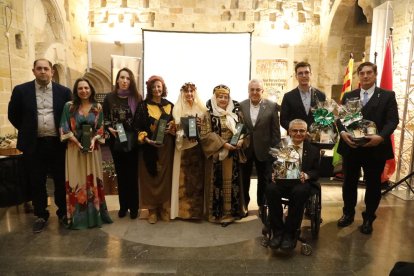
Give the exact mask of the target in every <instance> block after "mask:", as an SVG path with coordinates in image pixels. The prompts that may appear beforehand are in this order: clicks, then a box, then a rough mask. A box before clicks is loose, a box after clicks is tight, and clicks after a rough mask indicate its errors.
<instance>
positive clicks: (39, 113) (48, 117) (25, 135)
mask: <svg viewBox="0 0 414 276" xmlns="http://www.w3.org/2000/svg"><path fill="white" fill-rule="evenodd" d="M32 71H33V74H34V76H35V80H33V81H30V82H26V83H23V84H20V85H17V86H16V87H14V89H13V92H12V96H11V99H10V102H9V110H8V117H9V121H10V122H11V123H12V124H13V126H14V127H15V128H16V129H17V130H18V137H17V148H18V149H19V150H21V151H22V152H23V163H24V170H25V174H26V175H27V176H28V178H29V181H30V186H31V191H32V198H33V207H34V214H35V216H37V219H36V221H35V223H34V224H33V232H34V233H39V232H41V231H42V230H43V228H44V227H45V225H46V222H47V220H48V218H49V211H48V210H47V190H46V178H47V174H48V173H51V174H52V176H53V180H54V185H55V193H54V197H55V203H56V205H57V207H58V210H57V212H56V214H57V215H58V217H59V219H60V221H61V222H63V221H64V217H65V216H66V193H65V145H64V144H63V143H61V142H60V140H59V130H58V127H59V122H60V117H61V115H62V111H63V106H64V104H65V103H66V102H68V101H70V100H71V91H70V89H68V88H67V87H64V86H62V85H59V84H57V83H54V82H52V76H53V69H52V63H51V62H50V61H49V60H47V59H38V60H36V61H35V62H34V63H33V69H32Z"/></svg>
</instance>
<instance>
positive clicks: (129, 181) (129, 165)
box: [110, 147, 139, 213]
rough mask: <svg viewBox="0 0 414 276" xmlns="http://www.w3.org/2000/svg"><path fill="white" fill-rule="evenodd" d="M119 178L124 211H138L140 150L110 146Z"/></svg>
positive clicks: (120, 205) (120, 197) (119, 193)
mask: <svg viewBox="0 0 414 276" xmlns="http://www.w3.org/2000/svg"><path fill="white" fill-rule="evenodd" d="M110 149H111V154H112V159H113V160H114V165H115V171H116V175H117V179H118V195H119V207H120V210H122V211H127V210H129V211H130V212H132V213H134V212H135V213H136V212H138V206H139V201H138V198H139V197H138V150H136V149H135V150H132V151H130V152H120V151H114V149H113V147H110Z"/></svg>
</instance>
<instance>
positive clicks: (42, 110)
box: [35, 81, 57, 137]
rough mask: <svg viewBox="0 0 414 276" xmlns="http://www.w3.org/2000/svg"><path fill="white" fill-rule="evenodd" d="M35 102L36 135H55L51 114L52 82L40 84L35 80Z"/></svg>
mask: <svg viewBox="0 0 414 276" xmlns="http://www.w3.org/2000/svg"><path fill="white" fill-rule="evenodd" d="M35 88H36V104H37V136H38V137H45V136H57V133H56V126H55V118H54V115H53V91H52V82H49V84H47V85H46V86H41V85H40V84H38V83H37V82H36V81H35Z"/></svg>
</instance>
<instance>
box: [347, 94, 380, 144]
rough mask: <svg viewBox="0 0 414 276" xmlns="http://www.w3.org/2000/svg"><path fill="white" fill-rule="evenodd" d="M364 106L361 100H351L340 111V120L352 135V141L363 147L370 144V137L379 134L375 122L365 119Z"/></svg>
mask: <svg viewBox="0 0 414 276" xmlns="http://www.w3.org/2000/svg"><path fill="white" fill-rule="evenodd" d="M361 109H362V105H361V101H360V99H359V98H352V99H349V100H348V101H347V102H346V103H345V105H343V106H341V108H340V110H339V118H340V120H341V123H342V125H343V126H344V127H345V130H346V132H348V133H350V134H351V135H352V140H353V141H354V142H355V143H356V144H358V145H363V144H365V143H367V142H368V139H367V138H365V137H366V136H368V135H373V134H377V127H376V125H375V123H374V122H373V121H369V120H366V119H364V118H363V116H362V113H361Z"/></svg>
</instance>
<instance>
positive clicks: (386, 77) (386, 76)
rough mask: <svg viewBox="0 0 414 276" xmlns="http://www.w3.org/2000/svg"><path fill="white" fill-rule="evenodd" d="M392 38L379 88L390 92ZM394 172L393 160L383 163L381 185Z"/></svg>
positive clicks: (388, 45)
mask: <svg viewBox="0 0 414 276" xmlns="http://www.w3.org/2000/svg"><path fill="white" fill-rule="evenodd" d="M392 52H393V51H392V38H391V36H390V37H389V38H388V41H387V46H386V49H385V56H384V66H383V67H382V74H381V83H380V87H381V88H382V89H386V90H390V91H391V90H392V55H393V53H392ZM391 143H392V151H393V152H394V151H395V145H394V134H391ZM394 172H395V158H393V159H388V160H387V162H386V163H385V167H384V171H383V172H382V175H381V183H383V182H385V181H388V180H389V179H390V177H391V176H392V175H393V173H394Z"/></svg>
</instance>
